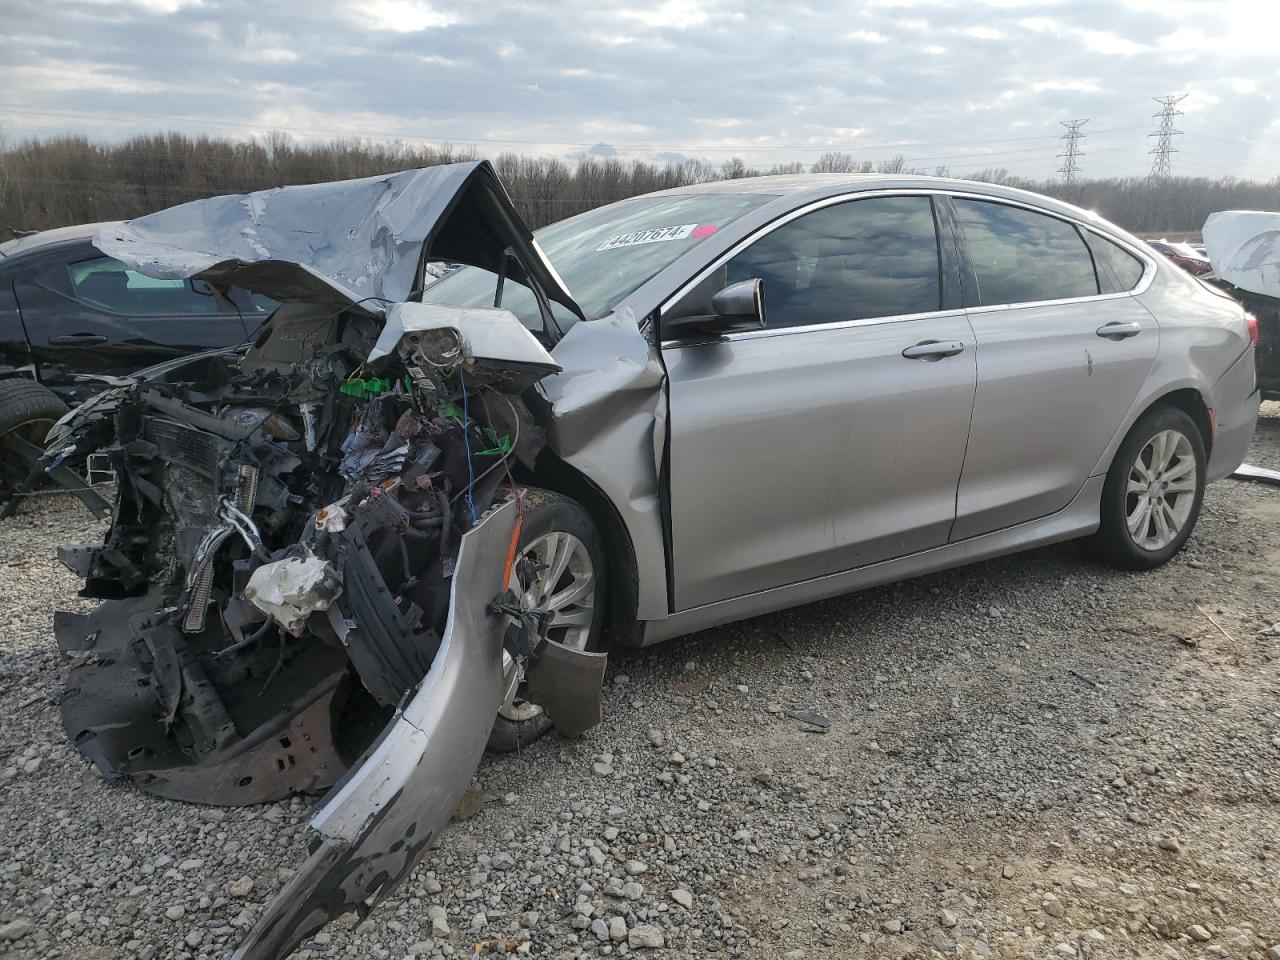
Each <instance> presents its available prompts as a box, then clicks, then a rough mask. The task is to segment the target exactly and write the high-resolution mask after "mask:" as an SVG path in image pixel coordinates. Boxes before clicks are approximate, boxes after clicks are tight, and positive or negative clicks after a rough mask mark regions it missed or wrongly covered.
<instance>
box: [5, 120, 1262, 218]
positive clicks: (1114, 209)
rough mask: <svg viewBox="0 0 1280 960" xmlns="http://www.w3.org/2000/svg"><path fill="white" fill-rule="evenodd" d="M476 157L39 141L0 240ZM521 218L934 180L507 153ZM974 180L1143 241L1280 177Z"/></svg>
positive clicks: (355, 144)
mask: <svg viewBox="0 0 1280 960" xmlns="http://www.w3.org/2000/svg"><path fill="white" fill-rule="evenodd" d="M478 156H479V154H477V153H476V152H475V151H474V150H472V149H470V148H462V149H457V148H454V147H451V146H447V145H446V146H440V147H431V146H412V145H407V144H404V143H383V142H368V141H359V140H341V141H332V142H329V143H323V144H318V143H317V144H298V143H295V142H293V141H292V140H290V139H289V138H288V137H287V136H285V135H283V134H277V135H272V136H269V137H266V138H264V139H261V140H230V139H226V138H220V137H209V136H195V137H193V136H188V135H186V134H181V133H159V134H151V135H145V136H136V137H131V138H129V139H127V140H123V141H121V142H119V143H114V144H102V143H94V142H91V141H90V140H88V139H87V138H85V137H77V136H58V137H51V138H33V139H27V140H23V141H20V142H17V143H14V144H12V145H0V231H3V232H0V239H3V238H4V237H6V236H8V235H10V234H11V232H14V231H19V230H43V229H48V228H50V227H58V226H65V225H68V224H76V223H92V222H95V221H99V220H117V219H128V218H131V217H137V216H141V215H143V214H145V213H150V212H152V211H155V210H159V209H163V208H164V207H170V206H174V205H175V204H179V203H184V202H186V201H188V200H195V199H199V198H201V197H209V196H216V195H218V194H225V193H246V192H248V191H251V190H261V189H265V188H268V187H275V186H281V185H284V184H295V183H314V182H318V181H325V180H343V179H349V178H354V177H368V176H375V175H378V174H383V173H390V172H393V171H396V170H405V169H410V168H413V167H423V166H431V165H433V164H439V163H452V162H455V161H459V160H472V159H476V158H478ZM495 166H496V167H497V170H498V173H499V175H500V176H501V177H502V180H503V182H504V183H505V184H506V185H507V189H508V190H509V191H510V193H511V196H512V198H513V199H514V200H515V202H516V205H517V207H519V209H520V212H521V213H522V214H523V215H524V216H525V217H526V218H527V219H528V221H529V222H530V223H531V224H532V225H533V226H535V227H538V226H541V225H543V224H546V223H550V222H552V221H554V220H559V219H562V218H563V217H567V216H572V215H573V214H576V213H581V212H582V211H584V210H589V209H591V208H593V207H597V206H600V205H601V204H605V203H610V202H612V201H614V200H621V199H624V198H626V197H631V196H635V195H637V194H641V193H648V192H650V191H652V190H662V189H667V188H671V187H680V186H686V185H688V184H692V183H704V182H707V181H712V180H722V179H730V178H735V177H755V176H761V175H766V174H779V173H928V174H933V175H938V176H947V175H950V173H951V171H949V170H948V169H947V168H945V167H937V168H933V169H930V170H919V169H911V168H909V167H908V165H907V164H906V162H905V161H904V160H903V158H902V157H901V156H899V157H895V158H893V159H892V160H888V161H878V162H873V161H870V160H858V159H857V158H856V157H854V156H853V155H852V154H848V153H827V154H824V155H823V156H821V157H819V158H818V160H816V161H815V162H813V163H812V164H807V165H806V164H803V163H787V164H778V165H774V166H771V167H768V168H761V167H753V166H750V165H748V164H747V163H746V162H745V161H743V160H742V159H741V158H738V157H734V158H732V159H729V160H726V161H724V162H723V163H720V164H711V163H707V162H705V161H701V160H686V161H684V162H683V163H670V164H654V163H647V162H643V161H627V160H621V159H618V158H596V157H586V158H583V159H581V160H579V161H577V162H576V163H568V162H566V161H564V160H559V159H555V158H551V157H530V156H523V155H518V154H513V153H506V154H502V155H501V156H499V157H498V158H497V160H496V161H495ZM965 176H967V177H968V178H969V179H975V180H985V181H988V182H992V183H1003V184H1008V185H1010V186H1015V187H1022V188H1024V189H1028V190H1035V191H1038V192H1040V193H1046V194H1049V195H1050V196H1055V197H1060V198H1062V199H1064V200H1067V201H1069V202H1071V203H1075V204H1078V205H1080V206H1082V207H1086V208H1089V209H1093V210H1097V211H1098V212H1099V213H1100V214H1102V215H1103V216H1104V217H1106V218H1107V219H1109V220H1113V221H1115V222H1116V223H1118V224H1120V225H1121V226H1123V227H1125V228H1127V229H1129V230H1132V231H1135V232H1139V233H1164V232H1167V233H1170V234H1189V233H1197V232H1198V231H1199V229H1200V227H1201V225H1202V224H1203V223H1204V220H1205V217H1207V216H1208V215H1209V214H1210V213H1211V212H1213V211H1215V210H1225V209H1271V210H1277V209H1280V177H1277V178H1276V179H1273V180H1270V181H1266V182H1261V181H1256V180H1241V179H1237V178H1234V177H1226V178H1222V179H1218V180H1210V179H1208V178H1205V177H1175V178H1172V179H1171V180H1169V181H1167V182H1166V183H1163V184H1153V183H1151V182H1149V181H1148V180H1147V179H1146V178H1143V177H1116V178H1107V179H1101V180H1087V181H1083V182H1081V183H1078V184H1076V185H1075V186H1074V187H1070V188H1068V187H1067V186H1065V185H1064V184H1063V183H1061V182H1060V181H1056V180H1047V181H1046V180H1030V179H1026V178H1022V177H1017V176H1014V175H1012V174H1010V173H1008V171H1006V170H1003V169H998V168H993V169H985V170H979V171H976V172H972V173H968V174H965Z"/></svg>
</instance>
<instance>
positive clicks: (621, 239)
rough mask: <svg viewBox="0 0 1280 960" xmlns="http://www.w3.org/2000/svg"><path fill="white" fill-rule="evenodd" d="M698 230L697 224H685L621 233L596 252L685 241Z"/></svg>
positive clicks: (599, 247) (597, 248)
mask: <svg viewBox="0 0 1280 960" xmlns="http://www.w3.org/2000/svg"><path fill="white" fill-rule="evenodd" d="M697 229H698V225H697V224H696V223H685V224H681V225H680V226H678V227H652V228H650V229H648V230H633V231H632V232H631V233H620V234H618V235H617V236H615V237H610V238H609V239H608V240H606V241H605V242H604V243H602V244H600V246H598V247H596V251H597V252H599V251H601V250H616V249H617V248H618V247H638V246H639V245H640V244H642V243H662V242H663V241H664V240H685V239H687V238H688V237H690V236H692V235H693V232H694V231H695V230H697Z"/></svg>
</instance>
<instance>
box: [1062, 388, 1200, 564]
mask: <svg viewBox="0 0 1280 960" xmlns="http://www.w3.org/2000/svg"><path fill="white" fill-rule="evenodd" d="M1205 462H1206V457H1205V450H1204V439H1203V438H1202V437H1201V435H1200V430H1199V428H1198V427H1197V426H1196V425H1195V422H1194V421H1193V420H1192V419H1191V418H1190V417H1189V416H1187V414H1186V413H1184V412H1183V411H1182V410H1179V409H1178V408H1176V407H1170V406H1164V405H1161V406H1157V407H1154V408H1152V409H1151V410H1148V411H1147V412H1146V413H1145V414H1143V416H1142V417H1141V418H1140V419H1139V420H1138V422H1137V423H1135V424H1134V425H1133V429H1131V430H1130V431H1129V434H1128V436H1126V437H1125V438H1124V442H1123V443H1121V444H1120V449H1119V450H1117V451H1116V456H1115V459H1114V460H1113V461H1112V463H1111V468H1110V470H1108V471H1107V479H1106V483H1105V485H1104V486H1103V489H1102V503H1101V512H1100V520H1101V525H1100V526H1099V528H1098V532H1097V533H1095V534H1094V535H1093V536H1091V537H1087V538H1086V539H1084V540H1083V541H1081V547H1082V548H1083V549H1084V550H1085V552H1086V553H1088V554H1089V555H1090V556H1092V557H1094V558H1095V559H1097V560H1101V561H1102V562H1104V563H1108V564H1111V565H1112V566H1115V567H1120V568H1121V569H1124V570H1152V569H1154V568H1156V567H1159V566H1161V565H1163V564H1165V563H1168V561H1169V560H1170V558H1172V557H1173V555H1174V554H1176V553H1177V552H1178V551H1179V550H1181V549H1182V546H1183V544H1185V543H1186V542H1187V538H1188V537H1189V536H1191V531H1192V529H1194V527H1195V525H1196V518H1197V517H1199V515H1200V504H1201V501H1202V500H1203V499H1204V478H1205Z"/></svg>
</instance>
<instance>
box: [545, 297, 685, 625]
mask: <svg viewBox="0 0 1280 960" xmlns="http://www.w3.org/2000/svg"><path fill="white" fill-rule="evenodd" d="M553 356H554V357H555V359H556V362H557V363H559V364H560V366H561V367H562V372H560V373H558V374H555V375H553V376H550V377H547V378H545V379H543V380H541V381H539V383H538V387H537V389H538V390H539V392H540V393H541V394H542V396H543V397H544V398H545V399H546V400H547V401H548V402H549V403H550V404H551V410H550V416H549V417H546V418H540V421H539V422H543V423H545V425H546V429H547V442H548V444H549V445H550V446H551V448H552V449H553V450H554V451H555V452H556V454H557V455H558V456H559V457H560V458H561V459H562V460H564V461H565V462H566V463H569V464H572V465H573V466H574V467H576V468H577V469H579V470H581V471H582V472H583V473H584V474H585V475H586V476H587V477H588V478H590V479H591V481H592V482H593V483H595V484H596V485H597V486H598V487H599V488H600V489H601V491H603V492H604V493H605V494H606V495H608V497H609V499H610V500H611V501H612V502H613V503H614V504H615V505H616V506H617V507H618V511H619V513H620V514H621V516H622V520H623V523H624V524H625V526H626V528H627V533H628V534H629V535H630V537H631V546H632V549H634V550H635V556H636V568H637V569H639V570H662V569H665V566H666V562H667V560H666V547H665V545H664V543H663V535H662V525H663V522H662V505H661V502H660V500H659V495H658V488H659V479H658V478H659V470H660V465H661V463H662V458H663V455H664V451H665V449H666V430H667V394H666V371H665V370H664V369H663V367H662V362H661V360H660V359H659V357H658V351H657V348H656V347H654V345H653V344H652V343H651V342H650V341H649V340H648V339H647V338H646V337H645V335H644V333H643V332H642V331H641V328H640V324H639V322H638V320H637V318H636V316H635V314H634V313H633V312H632V311H631V310H628V309H624V310H620V311H619V312H617V313H614V314H610V315H609V316H607V317H602V318H601V319H599V320H592V321H589V322H587V323H578V324H574V326H573V328H572V329H571V330H570V331H569V332H568V333H567V334H565V338H564V339H563V340H561V341H560V342H559V343H558V344H556V348H555V351H554V352H553ZM668 613H669V611H668V609H667V591H666V577H665V576H645V577H641V578H640V593H639V596H638V597H637V614H636V618H637V619H638V620H651V619H658V618H662V617H665V616H667V615H668Z"/></svg>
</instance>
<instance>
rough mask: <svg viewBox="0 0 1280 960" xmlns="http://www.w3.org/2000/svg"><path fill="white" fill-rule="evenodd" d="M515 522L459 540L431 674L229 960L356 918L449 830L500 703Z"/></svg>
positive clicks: (315, 824) (494, 524)
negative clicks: (493, 605)
mask: <svg viewBox="0 0 1280 960" xmlns="http://www.w3.org/2000/svg"><path fill="white" fill-rule="evenodd" d="M516 512H517V504H516V502H515V501H514V500H512V501H508V502H507V503H505V504H503V505H502V506H501V507H498V508H496V509H495V510H493V511H492V512H491V513H489V514H488V515H486V516H485V517H484V518H483V519H482V520H481V521H480V523H479V524H477V525H476V526H474V527H472V528H471V529H470V530H468V531H467V533H466V534H465V535H464V536H463V538H462V542H461V544H460V546H459V548H458V560H457V566H456V568H455V570H454V576H453V583H452V586H451V596H450V606H449V621H448V625H447V626H446V627H445V632H444V637H443V639H442V640H441V644H440V650H439V652H438V653H437V654H436V658H435V660H434V662H433V663H432V665H431V670H430V671H429V672H428V673H427V676H426V677H425V678H424V679H423V681H422V682H421V684H419V685H418V688H417V690H416V691H415V692H414V693H413V695H412V696H411V697H410V698H409V700H408V702H407V703H406V704H405V705H404V706H403V707H402V708H401V709H400V710H399V711H398V712H397V713H396V715H395V717H394V718H393V719H392V720H391V722H390V723H389V724H388V725H387V727H386V729H384V730H383V732H382V734H381V735H380V737H379V739H378V740H377V741H376V742H375V743H374V744H373V746H372V747H370V748H369V750H368V752H367V753H366V754H365V756H364V757H363V759H362V761H361V762H360V764H359V765H358V766H356V767H354V768H353V769H352V771H351V772H350V773H349V774H348V775H347V777H346V779H344V780H343V781H341V782H340V783H339V784H338V785H337V786H336V787H334V789H333V791H332V792H331V793H330V795H329V797H328V798H327V799H326V801H325V803H324V806H322V807H321V808H320V810H319V811H318V812H317V813H316V815H315V817H314V818H313V819H312V821H311V826H312V828H313V829H315V830H316V832H317V833H318V837H316V838H315V839H314V840H313V842H312V846H311V851H312V852H311V856H310V857H309V858H308V860H307V862H306V863H305V864H304V865H303V866H302V868H301V869H300V870H299V871H298V873H297V874H295V876H294V877H293V879H292V880H290V881H289V883H288V884H287V885H286V886H285V887H284V889H282V890H281V891H280V892H279V893H278V894H277V895H276V896H275V898H274V899H273V900H272V901H271V902H270V903H268V904H267V906H266V908H265V909H264V910H263V912H262V914H261V916H260V917H259V918H258V922H257V924H255V926H254V927H253V929H252V930H251V931H250V932H249V934H248V936H247V937H246V938H245V940H244V942H243V943H241V944H240V946H239V948H238V949H237V950H236V952H235V960H277V958H280V957H285V956H288V955H289V953H290V952H292V951H293V950H294V949H295V948H296V947H297V946H298V944H299V943H301V942H302V940H303V939H305V938H306V937H308V936H310V935H311V934H313V933H315V932H316V931H317V930H319V929H320V928H321V927H323V926H324V925H325V924H326V923H328V922H329V921H330V920H332V919H335V918H336V917H339V916H341V915H342V914H344V913H349V912H352V911H355V912H358V913H359V914H360V915H361V916H362V917H363V916H364V915H366V914H367V913H368V912H369V911H370V910H371V909H372V908H373V907H375V906H376V905H377V904H378V903H380V902H381V901H382V900H383V899H385V898H386V896H387V895H388V894H389V893H390V892H391V891H392V890H393V889H394V888H395V887H396V885H397V884H399V883H400V882H401V881H403V880H404V879H405V878H406V877H407V876H408V875H409V873H410V872H411V871H412V870H413V868H414V866H415V865H416V864H417V863H418V861H419V860H420V859H421V858H422V856H423V855H424V854H425V852H426V849H427V847H428V846H429V845H430V843H431V842H432V841H433V840H434V839H435V838H436V836H437V835H438V834H439V833H440V831H441V830H442V829H443V828H444V827H445V825H446V824H447V823H448V821H449V817H450V816H451V815H452V814H453V811H454V810H455V809H456V808H457V806H458V803H459V801H460V800H461V799H462V795H463V794H464V793H465V792H466V789H467V786H468V784H470V782H471V777H472V774H474V773H475V770H476V767H477V766H479V764H480V757H481V755H482V754H483V753H484V746H485V742H486V741H487V740H488V738H489V732H490V730H491V729H492V727H493V722H494V718H495V717H496V716H497V712H498V707H499V706H501V704H502V698H503V693H504V684H503V674H502V640H503V635H504V634H505V632H506V627H507V621H506V619H505V618H504V617H502V616H500V615H498V614H494V613H491V612H490V611H489V610H488V605H489V601H491V600H492V599H493V598H494V597H496V596H497V595H498V594H500V593H501V592H502V590H503V588H504V586H505V584H504V583H503V571H504V568H505V565H506V559H507V553H508V551H509V549H510V544H511V538H512V534H513V532H514V531H515V523H516Z"/></svg>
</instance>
